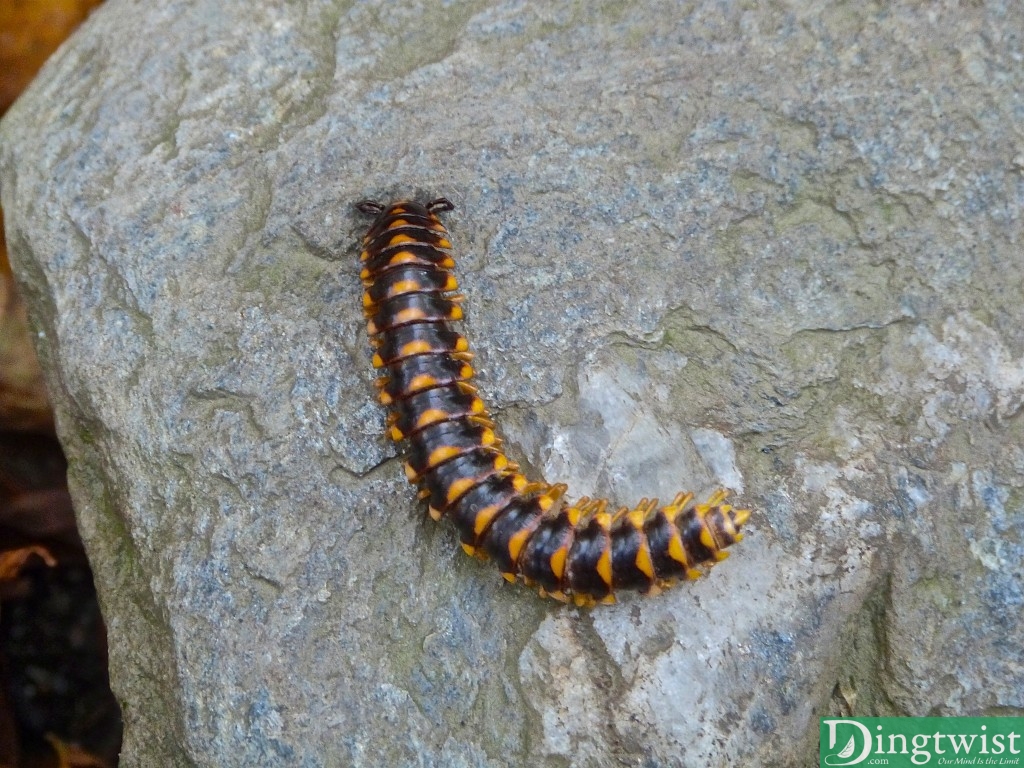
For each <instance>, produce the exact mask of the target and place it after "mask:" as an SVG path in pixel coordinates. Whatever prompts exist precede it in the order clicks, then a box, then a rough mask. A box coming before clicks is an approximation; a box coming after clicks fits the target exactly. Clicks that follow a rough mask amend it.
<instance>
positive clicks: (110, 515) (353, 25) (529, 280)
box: [0, 0, 1024, 767]
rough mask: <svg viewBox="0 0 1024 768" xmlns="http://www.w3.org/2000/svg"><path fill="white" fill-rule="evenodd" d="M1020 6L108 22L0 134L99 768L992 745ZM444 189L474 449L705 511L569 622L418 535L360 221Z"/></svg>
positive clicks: (174, 8) (607, 760)
mask: <svg viewBox="0 0 1024 768" xmlns="http://www.w3.org/2000/svg"><path fill="white" fill-rule="evenodd" d="M1022 30H1024V11H1022V6H1021V5H1020V4H1015V3H1009V2H1006V3H999V2H995V3H988V4H985V5H984V6H982V5H980V4H977V5H976V4H968V5H965V6H960V7H956V6H940V5H930V4H925V5H924V6H922V5H920V4H891V5H890V4H886V5H884V6H865V7H861V6H860V5H858V4H845V5H841V6H838V7H836V8H834V9H832V10H829V11H822V10H820V9H819V8H818V4H816V3H810V2H798V3H774V4H759V7H757V8H752V7H748V6H744V5H742V4H738V3H736V4H733V3H715V2H698V3H693V4H686V5H685V6H684V4H680V3H677V2H674V1H672V2H668V1H665V2H652V3H644V4H628V3H626V4H623V3H617V2H616V3H612V2H597V3H586V4H584V3H571V2H561V1H558V2H552V3H526V2H516V1H515V0H507V1H506V2H484V0H478V1H476V2H472V1H470V2H434V3H421V2H412V3H404V4H400V5H399V4H394V3H383V2H355V3H331V2H322V1H321V2H317V1H316V0H302V1H300V2H292V3H287V4H276V3H262V4H252V3H246V2H240V1H239V0H228V2H221V1H220V0H218V1H217V2H213V0H166V1H165V2H163V3H160V4H149V3H132V2H127V1H126V0H110V2H108V3H107V5H105V6H104V7H103V8H102V9H101V10H100V11H99V12H98V13H96V14H95V15H94V16H93V18H92V19H91V20H90V22H89V23H88V24H87V25H86V27H85V28H83V30H82V31H81V32H80V34H78V35H77V36H76V37H75V38H74V39H73V40H72V41H71V43H70V44H69V45H68V46H67V47H65V48H64V49H63V50H62V52H61V53H60V54H59V55H58V56H57V57H56V59H54V60H52V61H51V62H50V64H49V65H48V67H47V68H46V69H45V70H44V73H43V74H42V76H41V77H40V78H39V80H38V81H37V82H36V83H35V85H34V86H33V88H32V89H31V90H30V91H29V92H28V93H27V94H26V96H25V97H24V98H23V99H22V100H21V101H20V102H19V103H18V104H17V105H16V106H15V108H14V109H12V111H11V112H10V113H9V115H8V116H7V118H6V120H5V121H4V123H3V126H2V128H0V131H2V133H0V141H2V150H0V174H2V177H0V179H2V193H3V206H4V209H5V212H6V214H7V216H8V239H9V242H10V246H11V253H12V256H13V258H14V259H15V261H16V268H17V271H18V274H19V277H20V279H21V281H22V284H23V288H24V291H25V293H26V295H27V297H28V299H29V301H30V306H31V311H32V316H33V321H34V323H35V326H36V327H37V329H38V345H39V351H40V354H41V357H42V360H43V361H44V365H45V368H46V372H47V377H48V384H49V386H50V388H51V392H52V396H53V399H54V401H55V403H56V407H57V416H58V421H59V427H60V434H61V438H62V441H63V443H64V445H65V447H66V450H67V453H68V456H69V459H70V462H71V468H70V472H69V474H70V482H71V488H72V491H73V494H74V499H75V502H76V506H77V511H78V514H79V516H80V524H81V527H82V531H83V536H84V538H85V540H86V542H87V544H88V547H89V551H90V553H91V556H92V559H93V563H94V566H95V573H96V578H97V582H98V587H99V589H100V592H101V595H102V598H103V604H104V610H105V614H106V618H107V621H108V624H109V634H110V642H111V670H112V675H113V677H114V687H115V690H116V691H117V692H118V693H119V695H120V697H121V698H122V702H123V706H124V717H125V721H126V725H127V734H126V743H125V753H124V763H123V764H124V765H126V766H153V765H166V766H190V765H201V766H230V765H265V766H276V765H282V766H283V765H301V766H334V765H352V766H379V765H421V766H504V765H526V764H529V765H539V766H581V767H582V766H606V765H642V766H684V765H687V766H689V765H726V764H743V765H750V766H797V765H807V764H809V762H811V761H812V760H813V755H814V754H815V751H816V749H817V746H816V745H817V729H818V723H817V718H818V717H819V716H821V715H824V714H828V713H848V712H854V713H858V714H872V713H874V714H913V715H925V714H929V715H942V714H986V713H987V714H993V713H999V714H1016V715H1021V714H1024V640H1022V638H1024V626H1022V620H1021V615H1022V603H1024V575H1022V566H1021V562H1022V560H1024V513H1022V505H1024V448H1022V446H1024V418H1022V417H1021V407H1022V400H1024V322H1022V319H1024V317H1022V310H1021V307H1022V306H1024V287H1022V280H1024V267H1022V259H1021V257H1020V254H1021V246H1022V242H1021V239H1022V238H1021V233H1022V225H1021V210H1022V205H1024V180H1022V171H1024V139H1022V135H1021V132H1020V125H1021V124H1022V119H1024V102H1022V101H1021V94H1022V93H1024V67H1022V66H1021V62H1022V58H1024V48H1022V45H1024V37H1022ZM409 194H414V195H419V196H423V195H426V194H445V195H447V196H449V197H451V198H452V199H454V200H455V202H456V203H457V204H458V206H459V208H458V210H457V211H456V212H455V213H454V214H451V215H449V217H448V221H449V224H450V226H451V229H452V232H453V236H454V238H455V240H456V248H457V251H458V254H459V261H458V274H459V276H460V279H461V282H462V284H463V288H464V290H465V293H466V294H467V296H468V300H467V315H468V322H467V324H466V332H467V334H468V335H469V338H470V341H471V343H472V344H473V345H474V347H475V349H476V350H477V352H478V354H479V358H478V360H479V363H480V364H479V369H480V370H481V372H482V376H481V378H480V385H481V388H482V390H483V392H484V394H485V395H486V397H487V399H488V401H489V403H490V404H491V406H492V407H493V409H494V410H495V412H496V413H497V415H498V419H499V423H500V424H501V426H502V430H503V432H504V434H505V436H506V438H507V439H508V441H509V443H510V445H511V446H512V450H513V453H515V454H517V455H518V458H519V459H521V460H522V462H523V463H524V464H525V465H526V466H527V467H529V468H530V470H531V472H533V473H535V474H539V475H543V476H544V477H546V478H547V479H548V480H550V481H554V480H565V481H567V482H568V483H569V484H570V487H571V490H572V491H573V492H575V493H576V494H582V493H592V494H593V493H598V494H607V495H610V496H612V497H614V498H617V499H621V500H622V501H623V502H632V501H635V500H636V499H637V498H638V497H640V496H642V495H652V494H657V495H659V496H662V497H665V496H670V495H671V494H672V493H673V492H674V491H675V490H676V489H678V488H680V487H687V486H691V487H694V489H705V490H706V489H708V488H710V487H712V486H714V485H716V484H723V485H727V486H730V487H732V488H733V489H735V490H736V491H737V492H739V494H740V497H741V498H742V499H743V500H744V501H746V502H748V503H749V505H751V506H753V507H754V508H755V515H754V518H753V520H752V524H751V525H750V534H749V535H748V537H747V539H746V541H744V542H743V543H742V544H741V545H739V546H738V547H737V548H736V550H735V552H734V556H733V558H731V559H730V560H729V561H727V562H726V563H724V564H722V565H720V566H718V567H717V568H716V569H714V571H713V572H712V573H711V575H710V577H709V578H707V579H703V580H701V581H699V582H697V583H695V584H692V585H684V586H682V587H679V588H676V589H675V590H672V591H670V592H667V593H665V594H663V595H661V596H659V597H657V598H651V599H641V598H634V597H630V596H627V597H626V598H625V599H623V600H622V601H621V602H620V603H619V604H618V605H616V606H612V607H603V608H600V609H598V610H594V611H583V610H578V609H575V608H571V607H564V606H562V605H559V604H556V603H553V602H546V601H542V600H540V599H538V598H537V597H536V596H534V595H532V594H530V592H529V591H527V590H525V589H522V588H515V587H511V586H509V585H506V584H504V583H503V582H502V581H501V579H500V578H499V577H498V576H497V574H496V573H495V572H494V569H493V568H492V567H491V566H489V565H486V564H480V563H478V562H476V561H473V560H470V559H469V558H466V557H464V556H463V555H462V554H461V553H458V552H457V546H456V543H455V540H454V536H453V533H452V530H451V529H450V528H449V527H447V526H443V525H442V526H435V525H434V524H432V523H430V522H429V521H425V520H423V519H421V515H420V514H419V513H418V511H417V510H416V508H415V504H414V503H413V500H412V493H411V490H410V489H409V488H408V487H407V486H406V484H405V481H404V479H403V478H402V472H401V469H400V467H399V464H398V462H397V461H396V460H394V448H393V446H391V445H390V444H388V443H387V442H386V441H385V440H384V439H383V438H382V436H381V434H382V425H383V415H382V413H381V411H380V409H379V408H378V406H377V404H376V402H375V401H374V397H373V396H374V389H373V387H372V385H371V380H372V378H373V373H372V370H371V368H370V366H369V352H368V349H367V344H366V340H365V338H364V330H363V324H362V318H361V312H360V303H359V295H360V287H359V285H358V280H357V278H356V271H355V269H356V268H355V263H354V261H355V251H354V243H355V240H356V239H357V238H358V236H359V235H360V234H361V231H362V229H363V227H365V225H366V222H365V221H364V220H362V219H361V218H360V217H358V216H357V215H355V214H354V212H353V211H352V209H351V206H350V204H351V202H353V201H355V200H357V199H360V198H364V197H368V196H372V197H378V198H382V199H386V198H390V197H392V196H397V195H409Z"/></svg>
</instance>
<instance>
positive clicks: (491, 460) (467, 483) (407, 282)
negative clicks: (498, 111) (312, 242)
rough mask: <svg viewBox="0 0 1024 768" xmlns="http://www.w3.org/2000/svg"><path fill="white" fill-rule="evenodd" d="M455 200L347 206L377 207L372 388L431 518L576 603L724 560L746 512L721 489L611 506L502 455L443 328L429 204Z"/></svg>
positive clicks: (468, 546) (372, 237)
mask: <svg viewBox="0 0 1024 768" xmlns="http://www.w3.org/2000/svg"><path fill="white" fill-rule="evenodd" d="M454 207H455V206H454V205H453V204H452V203H451V201H449V200H448V199H446V198H443V197H439V198H437V199H434V200H431V201H429V202H427V203H425V204H424V203H419V202H415V201H412V200H400V201H398V202H395V203H392V204H391V205H384V204H383V203H380V202H378V201H376V200H363V201H361V202H359V203H356V208H357V209H358V210H359V211H360V212H362V213H364V214H368V215H372V216H373V217H374V220H373V224H372V225H371V226H370V229H369V231H368V232H367V233H366V236H365V237H364V238H363V247H362V253H361V254H360V261H361V263H362V271H361V273H360V277H361V279H362V281H363V287H364V293H363V310H364V314H365V317H366V321H367V330H368V332H369V335H370V343H371V345H372V347H373V349H374V354H373V366H374V368H376V369H378V370H379V371H381V372H382V373H383V375H382V376H381V377H380V378H378V379H377V381H376V385H377V388H378V390H379V396H380V401H381V403H383V404H384V405H385V406H387V408H388V409H389V414H388V420H387V427H388V433H389V435H390V437H391V439H393V440H395V441H396V442H405V443H406V444H407V446H406V462H405V474H406V477H407V478H408V480H409V481H410V482H411V483H415V484H416V485H418V486H419V498H420V499H421V500H423V501H425V502H426V506H427V511H428V512H429V514H430V517H432V518H433V519H434V520H440V519H441V518H442V517H447V518H450V519H451V520H453V521H454V523H455V526H456V528H457V529H458V533H459V537H460V539H461V542H462V547H463V549H465V551H466V552H467V553H468V554H470V555H474V556H476V557H479V558H481V559H490V560H493V561H494V562H495V563H496V564H497V566H498V569H499V570H500V571H501V574H502V576H504V577H505V579H507V580H508V581H512V582H514V581H517V580H520V581H522V582H524V583H525V584H527V585H530V586H533V587H535V588H537V590H538V591H539V592H540V594H541V595H542V596H550V597H553V598H556V599H558V600H562V601H569V600H572V601H574V602H575V603H576V604H577V605H594V604H596V603H611V602H615V592H616V590H637V591H640V592H643V593H647V594H651V593H654V592H657V591H659V590H661V589H662V588H664V587H666V586H670V585H671V584H673V583H675V582H677V581H679V580H683V579H695V578H697V577H698V576H700V575H701V573H702V572H703V571H702V569H704V568H706V567H708V566H710V565H713V564H714V563H716V562H718V561H720V560H724V559H725V557H726V555H727V554H728V553H727V552H725V551H724V550H725V548H726V547H728V546H730V545H732V544H735V543H736V542H738V541H740V540H741V539H742V538H743V534H742V533H740V531H739V529H740V527H741V526H742V525H743V524H744V523H745V522H746V521H747V520H748V519H749V517H750V510H747V509H737V508H735V507H733V506H731V505H730V504H727V503H726V498H727V492H725V491H722V490H719V491H716V492H715V493H713V494H712V495H711V497H710V498H709V499H708V500H707V501H705V502H704V503H703V504H696V503H694V497H693V494H692V493H679V494H678V495H677V496H676V497H675V498H674V499H672V501H671V502H670V503H669V504H667V505H665V506H659V505H658V500H657V499H641V500H640V501H639V502H638V503H637V505H636V506H635V507H633V508H629V507H621V508H614V507H613V506H612V505H610V504H609V502H608V500H607V499H592V498H589V497H586V496H584V497H583V498H581V499H579V500H578V501H575V502H572V503H570V502H568V501H567V500H565V498H564V496H565V493H566V491H567V490H568V488H567V486H566V485H565V484H563V483H555V484H548V483H544V482H536V481H530V480H527V478H526V477H525V476H524V475H523V474H522V472H521V471H520V467H519V466H518V465H516V464H515V463H513V462H512V461H510V460H509V458H508V457H507V456H506V455H505V453H504V451H503V450H502V441H501V439H500V438H499V437H498V434H497V432H496V428H495V424H494V422H493V420H492V419H491V417H490V414H489V413H488V410H487V407H486V406H485V405H484V402H483V400H482V399H481V398H480V396H479V393H478V391H477V388H476V387H475V386H474V385H473V384H472V383H471V380H472V378H473V376H474V370H473V366H472V360H473V353H472V352H470V350H469V344H468V343H467V341H466V338H465V337H464V336H462V335H461V334H460V333H458V332H457V331H456V330H454V329H453V328H452V324H453V323H455V322H457V321H459V320H462V318H463V310H462V300H463V296H462V295H461V294H459V293H458V292H457V291H458V288H459V286H458V282H457V281H456V279H455V275H454V274H453V270H454V268H455V260H454V258H453V257H452V245H451V241H450V239H449V235H448V230H447V229H446V228H445V226H444V224H443V223H442V222H441V220H440V219H439V218H438V214H439V213H443V212H445V211H451V210H453V209H454Z"/></svg>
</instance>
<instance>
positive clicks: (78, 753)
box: [46, 733, 110, 768]
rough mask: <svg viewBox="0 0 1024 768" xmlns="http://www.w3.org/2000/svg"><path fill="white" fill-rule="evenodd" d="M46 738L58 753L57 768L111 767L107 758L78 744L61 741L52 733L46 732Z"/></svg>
mask: <svg viewBox="0 0 1024 768" xmlns="http://www.w3.org/2000/svg"><path fill="white" fill-rule="evenodd" d="M46 740H47V741H48V742H50V744H51V746H52V747H53V751H54V752H56V753H57V768H110V766H109V765H108V763H107V762H106V761H105V760H101V759H100V758H98V757H96V756H95V755H93V754H91V753H90V752H86V751H85V750H84V749H82V748H81V747H79V746H77V745H76V744H68V743H65V742H63V741H61V740H60V739H59V738H57V737H56V736H54V735H53V734H52V733H48V734H46Z"/></svg>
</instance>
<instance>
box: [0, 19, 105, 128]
mask: <svg viewBox="0 0 1024 768" xmlns="http://www.w3.org/2000/svg"><path fill="white" fill-rule="evenodd" d="M100 2H101V0H3V2H0V114H3V113H4V112H6V111H7V107H9V106H10V105H11V102H13V101H14V100H15V99H16V98H17V97H18V94H19V93H21V92H22V91H23V90H25V86H27V85H28V84H29V81H30V80H31V79H32V78H33V77H34V76H35V74H36V72H38V71H39V68H40V67H41V66H42V65H43V62H45V61H46V59H47V58H49V56H50V54H51V53H53V52H54V51H55V50H57V46H58V45H60V44H61V43H62V42H64V39H65V38H66V37H67V36H68V35H70V34H71V32H72V31H74V29H75V27H77V26H78V25H79V24H81V23H82V20H83V19H85V17H86V16H88V15H89V12H90V11H91V10H92V9H93V8H95V7H96V6H97V5H99V4H100Z"/></svg>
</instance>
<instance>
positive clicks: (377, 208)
mask: <svg viewBox="0 0 1024 768" xmlns="http://www.w3.org/2000/svg"><path fill="white" fill-rule="evenodd" d="M356 210H357V211H359V212H360V213H366V214H369V215H370V216H379V215H380V214H382V213H383V212H384V203H380V202H377V201H376V200H360V201H359V202H358V203H356Z"/></svg>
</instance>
